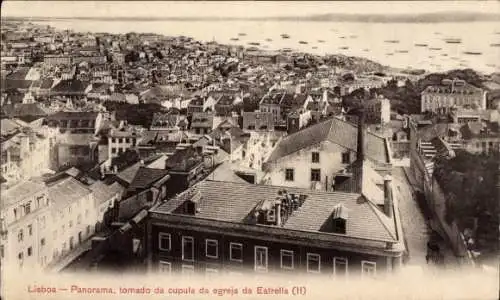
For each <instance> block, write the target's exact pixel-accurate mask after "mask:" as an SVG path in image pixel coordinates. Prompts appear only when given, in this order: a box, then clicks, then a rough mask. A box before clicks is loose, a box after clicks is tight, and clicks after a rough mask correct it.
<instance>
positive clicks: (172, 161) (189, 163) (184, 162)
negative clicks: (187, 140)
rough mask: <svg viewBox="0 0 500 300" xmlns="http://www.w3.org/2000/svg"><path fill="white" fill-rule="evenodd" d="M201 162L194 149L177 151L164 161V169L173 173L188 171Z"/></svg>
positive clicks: (201, 159)
mask: <svg viewBox="0 0 500 300" xmlns="http://www.w3.org/2000/svg"><path fill="white" fill-rule="evenodd" d="M202 161H203V158H202V157H201V155H199V154H198V152H197V151H196V149H194V148H193V147H189V148H186V149H182V150H177V151H176V152H175V153H174V154H173V155H172V156H170V157H169V158H168V159H167V161H166V168H167V169H169V170H173V171H189V170H191V169H192V168H193V167H195V166H197V165H198V164H200V163H201V162H202Z"/></svg>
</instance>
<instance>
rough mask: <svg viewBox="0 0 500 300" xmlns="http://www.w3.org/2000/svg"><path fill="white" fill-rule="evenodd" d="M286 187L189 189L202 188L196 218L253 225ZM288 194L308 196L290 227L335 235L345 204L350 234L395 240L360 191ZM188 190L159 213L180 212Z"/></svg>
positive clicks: (205, 185)
mask: <svg viewBox="0 0 500 300" xmlns="http://www.w3.org/2000/svg"><path fill="white" fill-rule="evenodd" d="M282 189H283V187H278V186H269V185H255V184H249V183H235V182H220V181H211V180H205V181H202V182H200V183H198V184H196V185H195V186H194V187H193V188H192V189H190V190H188V191H191V190H192V191H195V192H197V191H199V192H200V193H201V199H200V200H199V202H198V203H199V204H198V205H199V212H197V213H196V216H195V217H196V218H203V219H212V220H219V221H226V222H234V223H243V224H245V223H246V224H250V223H249V222H248V221H247V220H248V217H249V215H250V214H252V212H253V210H254V208H255V207H256V206H257V205H258V204H259V203H260V202H261V201H263V200H275V199H276V197H277V195H278V191H280V190H282ZM286 190H287V192H288V193H295V194H301V195H307V198H306V200H305V202H304V204H303V205H302V207H301V208H300V209H299V210H297V211H295V212H294V213H293V214H292V215H291V216H290V217H289V218H288V220H287V221H286V222H285V224H284V226H283V228H285V229H289V230H297V231H306V232H322V233H325V234H331V230H329V229H328V228H327V227H328V224H330V222H331V215H332V213H333V211H334V208H335V207H336V206H337V205H339V204H342V205H344V207H345V208H346V210H347V212H348V220H347V222H346V234H345V235H346V236H349V237H356V238H363V239H370V240H385V241H394V240H395V239H396V238H395V231H396V229H395V224H394V222H393V221H392V220H391V219H389V218H388V217H386V216H385V215H384V214H383V213H382V212H380V210H379V209H378V208H377V207H375V206H374V205H373V204H372V203H371V202H369V201H362V199H360V197H361V196H360V195H359V194H355V193H340V192H325V191H315V190H309V189H297V188H286ZM186 195H187V192H185V193H183V194H181V195H179V196H177V197H176V198H174V199H172V200H170V201H167V202H165V203H164V204H162V205H160V206H158V207H157V208H155V209H153V212H155V213H162V212H163V213H171V214H178V213H179V209H181V206H182V204H183V203H184V201H185V200H187V197H186Z"/></svg>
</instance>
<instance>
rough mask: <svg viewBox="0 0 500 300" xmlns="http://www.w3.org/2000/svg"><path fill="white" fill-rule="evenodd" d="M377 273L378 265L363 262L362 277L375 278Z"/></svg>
mask: <svg viewBox="0 0 500 300" xmlns="http://www.w3.org/2000/svg"><path fill="white" fill-rule="evenodd" d="M376 272H377V264H376V263H374V262H372V261H366V260H362V261H361V275H362V276H375V274H376Z"/></svg>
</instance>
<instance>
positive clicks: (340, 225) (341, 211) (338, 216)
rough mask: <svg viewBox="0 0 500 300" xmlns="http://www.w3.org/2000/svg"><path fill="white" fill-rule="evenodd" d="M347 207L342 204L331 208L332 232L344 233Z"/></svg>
mask: <svg viewBox="0 0 500 300" xmlns="http://www.w3.org/2000/svg"><path fill="white" fill-rule="evenodd" d="M347 217H348V214H347V209H346V208H345V206H344V205H342V204H340V205H337V206H336V207H335V208H334V209H333V213H332V221H333V232H335V233H341V234H345V233H346V222H347Z"/></svg>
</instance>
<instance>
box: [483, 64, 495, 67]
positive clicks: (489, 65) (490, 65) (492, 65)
mask: <svg viewBox="0 0 500 300" xmlns="http://www.w3.org/2000/svg"><path fill="white" fill-rule="evenodd" d="M486 66H488V67H492V68H495V67H496V66H497V65H495V64H487V65H486Z"/></svg>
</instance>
